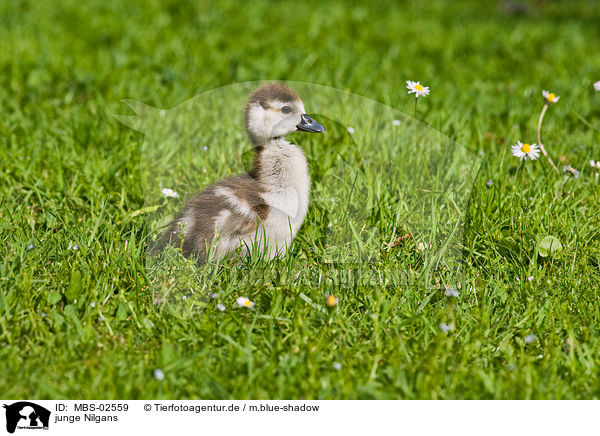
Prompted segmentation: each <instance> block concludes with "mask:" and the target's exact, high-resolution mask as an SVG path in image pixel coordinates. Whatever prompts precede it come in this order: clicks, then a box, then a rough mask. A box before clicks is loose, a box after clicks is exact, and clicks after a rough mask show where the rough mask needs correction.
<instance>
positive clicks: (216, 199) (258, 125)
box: [153, 83, 325, 264]
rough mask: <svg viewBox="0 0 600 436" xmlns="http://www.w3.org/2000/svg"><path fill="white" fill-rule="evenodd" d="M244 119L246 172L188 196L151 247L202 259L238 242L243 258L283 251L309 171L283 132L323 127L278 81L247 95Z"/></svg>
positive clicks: (298, 216) (302, 208)
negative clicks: (250, 153) (248, 147)
mask: <svg viewBox="0 0 600 436" xmlns="http://www.w3.org/2000/svg"><path fill="white" fill-rule="evenodd" d="M245 124H246V132H247V134H248V137H249V138H250V140H251V141H252V144H253V145H254V151H255V156H254V164H253V167H252V170H251V171H250V172H249V173H247V174H243V175H240V176H236V177H231V178H228V179H225V180H222V181H220V182H217V183H215V184H214V185H212V186H209V187H208V188H206V189H205V190H204V191H202V192H201V193H200V194H197V195H196V196H195V197H193V198H192V199H191V200H190V201H189V202H188V203H187V205H186V206H185V207H184V208H183V210H182V211H181V213H180V214H179V216H178V217H177V218H176V219H175V220H173V222H172V223H171V224H170V225H169V227H168V228H167V230H166V231H165V233H164V234H163V235H162V237H161V238H160V239H159V241H158V243H157V245H156V247H155V248H154V249H153V252H158V251H161V250H163V249H164V248H165V247H166V246H167V245H172V246H175V247H181V249H182V252H183V255H184V256H186V257H187V256H190V255H192V256H194V257H195V258H196V259H197V260H198V262H199V263H200V264H203V263H205V262H206V261H207V256H208V250H209V248H210V247H211V246H212V247H214V257H215V258H223V257H225V256H227V255H228V254H230V253H232V252H235V251H236V250H237V249H238V248H240V249H241V250H240V253H241V255H242V256H247V255H250V254H251V253H259V254H260V255H261V256H262V255H264V256H265V258H266V259H269V260H271V259H273V258H276V257H281V256H283V255H284V254H285V253H286V251H287V250H288V248H289V247H290V245H291V242H292V240H293V239H294V237H295V236H296V234H297V233H298V230H299V229H300V227H301V226H302V223H303V221H304V218H305V217H306V213H307V211H308V203H309V197H310V176H309V173H308V165H307V162H306V157H305V156H304V153H303V152H302V150H301V149H300V148H299V147H298V146H297V145H295V144H292V143H291V142H289V141H287V140H286V139H285V136H286V135H288V134H290V133H292V132H294V131H297V130H301V131H304V132H325V128H324V127H323V126H322V125H321V124H319V123H318V122H316V121H315V120H313V119H312V118H311V117H309V116H308V115H306V113H305V110H304V104H303V103H302V100H300V98H299V97H298V95H297V94H296V93H295V92H294V91H293V90H291V89H290V88H288V87H286V86H284V85H281V84H279V83H274V84H269V85H264V86H262V87H260V88H258V89H257V90H256V91H254V92H253V93H252V94H251V95H250V98H249V99H248V103H247V105H246V114H245Z"/></svg>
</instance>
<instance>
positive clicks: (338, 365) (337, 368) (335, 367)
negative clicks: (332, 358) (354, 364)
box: [333, 362, 342, 371]
mask: <svg viewBox="0 0 600 436" xmlns="http://www.w3.org/2000/svg"><path fill="white" fill-rule="evenodd" d="M333 369H335V370H336V371H339V370H340V369H342V364H341V363H340V362H333Z"/></svg>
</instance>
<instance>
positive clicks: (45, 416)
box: [4, 401, 50, 433]
mask: <svg viewBox="0 0 600 436" xmlns="http://www.w3.org/2000/svg"><path fill="white" fill-rule="evenodd" d="M4 408H5V409H6V431H8V432H9V433H14V432H15V430H16V429H17V428H19V429H30V430H34V429H44V430H47V429H48V424H49V422H50V411H49V410H48V409H46V408H44V407H42V406H38V405H37V404H35V403H30V402H29V401H19V402H18V403H13V404H11V405H6V404H5V405H4Z"/></svg>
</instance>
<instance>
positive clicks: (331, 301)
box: [327, 295, 335, 306]
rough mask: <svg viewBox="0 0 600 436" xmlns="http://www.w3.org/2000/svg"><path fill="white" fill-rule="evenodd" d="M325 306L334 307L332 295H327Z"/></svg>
mask: <svg viewBox="0 0 600 436" xmlns="http://www.w3.org/2000/svg"><path fill="white" fill-rule="evenodd" d="M327 305H328V306H334V305H335V297H334V296H333V295H329V296H328V297H327Z"/></svg>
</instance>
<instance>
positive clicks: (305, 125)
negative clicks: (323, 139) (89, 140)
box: [296, 114, 325, 133]
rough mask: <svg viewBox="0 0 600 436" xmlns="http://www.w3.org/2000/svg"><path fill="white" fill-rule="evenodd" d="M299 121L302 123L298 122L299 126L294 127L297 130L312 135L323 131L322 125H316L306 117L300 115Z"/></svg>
mask: <svg viewBox="0 0 600 436" xmlns="http://www.w3.org/2000/svg"><path fill="white" fill-rule="evenodd" d="M301 119H302V121H300V124H298V125H297V126H296V127H297V128H298V130H303V131H305V132H313V133H317V132H324V131H325V127H323V126H322V125H320V124H319V123H317V122H316V121H315V120H313V119H312V118H311V117H309V116H308V115H306V114H302V117H301Z"/></svg>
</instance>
